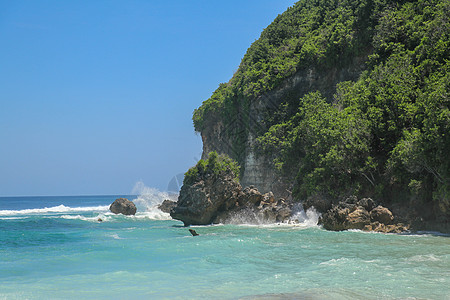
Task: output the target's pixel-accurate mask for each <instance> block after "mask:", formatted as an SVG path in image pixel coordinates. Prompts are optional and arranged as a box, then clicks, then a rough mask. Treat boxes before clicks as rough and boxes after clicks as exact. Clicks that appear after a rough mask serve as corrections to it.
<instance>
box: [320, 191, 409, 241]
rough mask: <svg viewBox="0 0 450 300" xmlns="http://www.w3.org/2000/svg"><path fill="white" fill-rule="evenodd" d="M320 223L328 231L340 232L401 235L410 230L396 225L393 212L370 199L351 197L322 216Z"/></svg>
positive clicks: (402, 225) (334, 205)
mask: <svg viewBox="0 0 450 300" xmlns="http://www.w3.org/2000/svg"><path fill="white" fill-rule="evenodd" d="M319 223H320V224H322V225H323V227H324V228H325V229H327V230H333V231H340V230H347V229H361V230H365V231H378V232H386V233H399V232H403V231H406V230H408V229H409V227H408V226H406V225H404V224H402V223H397V224H394V216H393V214H392V212H391V211H390V210H389V209H387V208H386V207H383V206H381V205H378V206H375V202H374V201H373V200H372V199H370V198H364V199H361V200H359V201H358V200H357V199H356V198H355V197H350V198H348V199H346V200H345V201H341V202H339V203H338V204H333V205H332V207H331V209H329V210H328V211H326V212H325V213H324V214H322V217H321V218H320V220H319Z"/></svg>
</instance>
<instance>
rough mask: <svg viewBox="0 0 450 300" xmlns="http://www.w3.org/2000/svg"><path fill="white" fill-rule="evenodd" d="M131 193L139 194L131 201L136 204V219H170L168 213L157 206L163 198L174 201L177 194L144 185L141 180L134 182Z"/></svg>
mask: <svg viewBox="0 0 450 300" xmlns="http://www.w3.org/2000/svg"><path fill="white" fill-rule="evenodd" d="M132 193H133V194H136V195H139V196H138V197H137V198H136V199H135V200H134V201H133V202H134V204H135V205H136V208H137V211H138V213H136V215H135V218H137V219H151V220H171V219H172V218H171V217H170V215H169V214H168V213H164V212H162V211H161V210H160V209H159V208H158V206H159V205H160V204H161V203H162V202H163V201H164V200H166V199H167V200H172V201H176V200H177V197H178V195H176V194H173V193H170V194H169V193H167V192H161V191H159V190H157V189H155V188H150V187H147V186H145V184H144V183H143V182H142V181H139V182H137V183H136V184H135V186H134V188H133V191H132Z"/></svg>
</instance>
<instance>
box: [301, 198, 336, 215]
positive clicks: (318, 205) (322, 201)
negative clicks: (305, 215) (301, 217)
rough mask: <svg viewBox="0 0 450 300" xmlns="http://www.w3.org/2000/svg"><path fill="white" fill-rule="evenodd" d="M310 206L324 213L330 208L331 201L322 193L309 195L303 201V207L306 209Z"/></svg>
mask: <svg viewBox="0 0 450 300" xmlns="http://www.w3.org/2000/svg"><path fill="white" fill-rule="evenodd" d="M311 207H314V208H315V209H316V210H317V211H318V212H320V213H324V212H326V211H327V210H329V209H331V207H332V201H331V199H329V198H328V197H325V196H322V195H314V196H310V197H308V199H306V200H305V201H304V202H303V209H304V210H305V211H306V210H308V209H310V208H311Z"/></svg>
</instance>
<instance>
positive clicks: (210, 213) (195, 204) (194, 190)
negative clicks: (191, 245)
mask: <svg viewBox="0 0 450 300" xmlns="http://www.w3.org/2000/svg"><path fill="white" fill-rule="evenodd" d="M240 192H241V185H240V184H239V183H238V182H237V181H235V180H234V179H233V178H232V177H231V176H227V175H224V176H209V177H208V178H206V179H205V180H200V181H198V182H195V183H194V184H192V185H189V184H183V186H182V187H181V190H180V195H179V197H178V201H177V205H176V206H175V207H174V208H173V209H172V210H171V212H170V215H171V216H172V218H174V219H177V220H180V221H182V222H183V223H184V225H185V226H189V225H207V224H212V223H213V221H214V220H215V218H216V217H217V216H218V215H219V213H220V212H223V211H227V210H229V209H230V208H233V207H235V206H236V202H237V201H238V199H239V193H240Z"/></svg>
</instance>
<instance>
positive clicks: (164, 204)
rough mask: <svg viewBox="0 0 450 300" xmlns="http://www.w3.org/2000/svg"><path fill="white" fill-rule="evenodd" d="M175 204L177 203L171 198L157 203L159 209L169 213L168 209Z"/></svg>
mask: <svg viewBox="0 0 450 300" xmlns="http://www.w3.org/2000/svg"><path fill="white" fill-rule="evenodd" d="M175 206H177V203H176V202H175V201H172V200H164V201H163V202H162V203H161V204H160V205H158V208H159V210H161V211H162V212H165V213H167V214H170V211H171V210H172V209H173V208H174V207H175Z"/></svg>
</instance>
